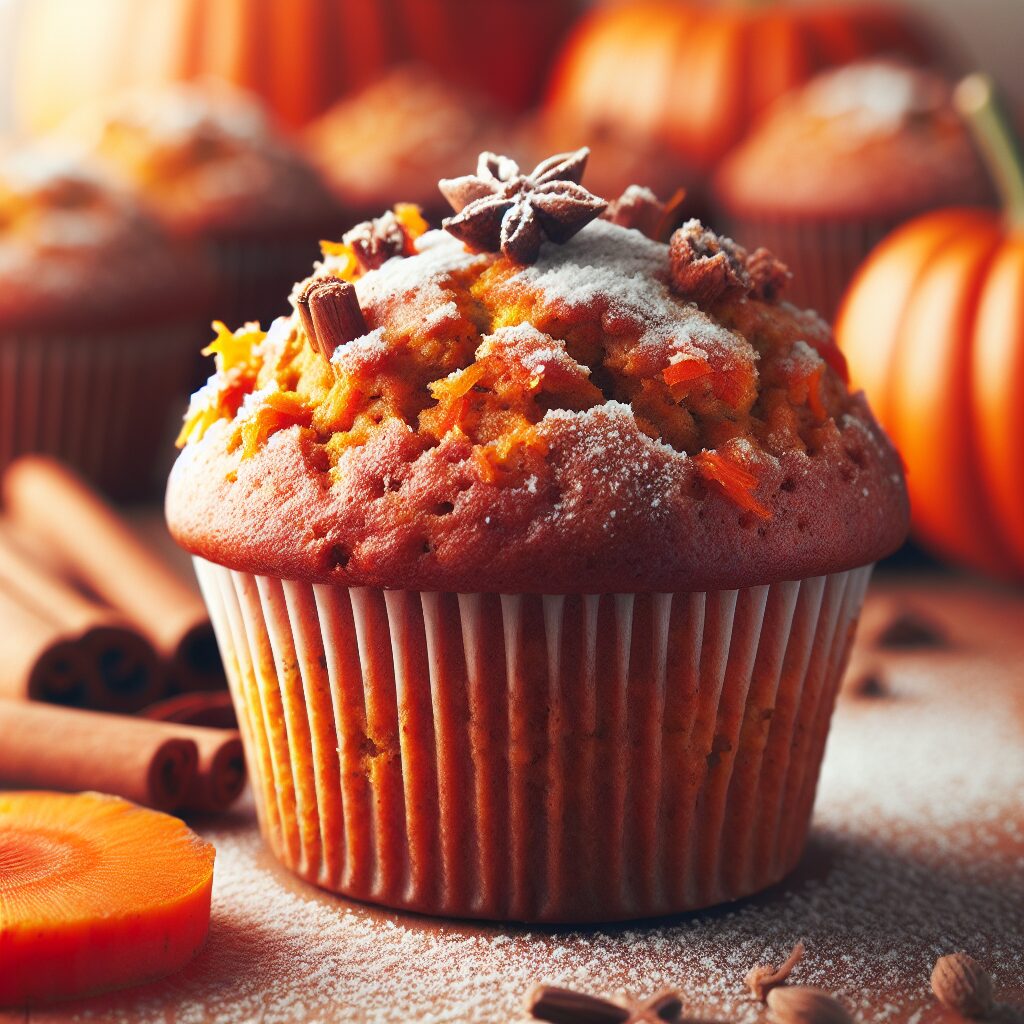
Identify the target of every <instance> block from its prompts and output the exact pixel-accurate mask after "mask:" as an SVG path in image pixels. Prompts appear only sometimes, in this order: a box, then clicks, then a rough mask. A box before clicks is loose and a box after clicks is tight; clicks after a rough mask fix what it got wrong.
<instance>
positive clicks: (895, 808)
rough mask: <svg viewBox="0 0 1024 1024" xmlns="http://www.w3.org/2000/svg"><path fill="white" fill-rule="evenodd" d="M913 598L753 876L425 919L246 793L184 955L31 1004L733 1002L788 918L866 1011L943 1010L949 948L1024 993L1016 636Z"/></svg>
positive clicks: (239, 1014) (701, 1009) (147, 1008)
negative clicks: (678, 892)
mask: <svg viewBox="0 0 1024 1024" xmlns="http://www.w3.org/2000/svg"><path fill="white" fill-rule="evenodd" d="M922 593H923V591H922ZM928 600H930V601H931V602H932V604H933V606H934V612H935V614H937V615H939V616H940V617H944V618H945V619H946V620H947V621H948V622H949V624H950V626H951V627H952V628H953V629H954V633H955V634H956V635H955V636H954V642H953V646H952V647H951V648H950V649H949V650H946V651H932V652H926V653H924V654H921V653H918V654H894V655H892V658H891V673H890V676H891V694H890V696H888V697H886V698H883V699H874V700H872V699H865V698H859V699H858V698H854V697H844V698H843V699H841V701H840V704H839V709H838V711H837V714H836V718H835V724H834V728H833V732H832V735H831V738H830V740H829V749H828V753H827V756H826V761H825V767H824V770H823V775H822V780H821V786H820V790H819V798H818V804H817V815H816V819H815V827H814V832H813V837H812V842H811V847H810V850H809V852H808V855H807V856H806V857H805V859H804V862H803V863H802V865H801V866H800V868H799V869H798V870H797V872H796V873H795V874H794V876H792V877H791V878H790V879H789V880H787V881H786V882H784V883H783V884H782V885H780V886H778V887H777V888H776V889H774V890H773V891H771V892H769V893H766V894H763V895H762V896H760V897H757V898H755V899H752V900H748V901H745V902H743V903H741V904H737V905H734V906H732V907H729V908H725V909H719V910H716V911H709V912H705V913H698V914H694V915H690V916H688V917H682V918H676V919H672V920H671V921H669V922H661V923H658V922H655V923H653V924H646V923H645V924H632V925H623V926H616V927H609V928H604V929H596V930H586V931H582V930H572V929H564V930H559V929H530V928H502V927H490V926H480V925H475V924H465V923H462V922H433V921H429V920H427V919H424V918H416V917H412V916H408V915H399V914H392V913H389V912H386V911H382V910H377V909H374V908H367V907H362V906H358V905H355V904H351V903H348V902H346V901H344V900H341V899H336V898H333V897H330V896H327V895H325V894H321V893H318V892H317V891H315V890H313V889H311V888H308V887H306V886H305V885H303V884H302V883H300V882H298V881H296V880H293V879H292V878H291V877H290V876H289V875H288V874H287V873H286V872H285V871H284V870H283V869H281V868H279V867H277V866H276V865H275V864H274V863H273V861H272V859H271V858H270V856H269V854H267V853H266V852H264V850H263V847H262V844H261V842H260V840H259V838H258V836H257V834H256V830H255V825H254V822H253V821H252V819H251V818H250V817H249V816H248V813H245V814H242V815H239V816H236V817H235V819H233V820H232V822H231V823H230V824H227V825H225V824H218V825H216V826H211V827H206V828H201V830H202V831H203V833H204V835H206V836H207V837H208V838H210V839H211V840H213V842H214V843H215V844H216V846H217V850H218V859H217V868H216V880H215V887H214V909H213V930H212V933H211V939H210V944H209V947H208V948H207V950H206V951H205V952H204V953H203V954H202V955H201V956H200V957H199V959H198V960H197V961H196V962H195V963H194V964H193V965H192V966H191V967H189V968H187V969H186V970H185V971H184V972H183V973H182V974H180V975H178V976H177V977H175V978H171V979H169V980H167V981H165V982H162V983H159V984H156V985H152V986H148V987H146V988H144V989H140V990H137V991H135V992H128V993H122V994H120V995H116V996H111V997H106V998H104V999H102V1000H97V1001H94V1002H92V1003H89V1004H82V1005H81V1006H80V1007H79V1008H77V1009H75V1010H70V1009H68V1008H65V1009H61V1010H56V1011H49V1012H47V1013H45V1014H44V1013H33V1014H32V1016H31V1018H30V1019H31V1020H33V1021H51V1022H55V1021H61V1020H67V1019H76V1020H77V1019H102V1020H122V1021H126V1022H134V1021H165V1020H171V1019H173V1020H175V1021H177V1022H180V1024H205V1022H225V1024H226V1022H234V1021H249V1020H258V1021H261V1022H265V1024H278V1022H290V1021H324V1022H329V1021H342V1020H344V1021H381V1022H388V1021H396V1022H397V1021H403V1022H408V1021H438V1022H440V1021H494V1022H499V1021H508V1020H511V1021H519V1020H524V1019H525V1017H524V1015H523V1011H522V1009H521V1006H522V999H523V996H524V994H525V992H526V991H527V990H528V989H529V988H530V986H531V985H532V984H533V983H535V982H537V981H544V982H548V983H552V984H559V985H565V986H570V987H574V988H579V989H582V990H587V991H592V992H595V993H598V994H602V995H609V994H612V993H614V992H615V991H616V990H618V989H623V988H625V989H629V990H632V991H634V992H636V993H637V994H639V995H647V994H650V993H651V992H652V991H653V990H655V989H657V988H659V987H662V986H665V985H669V986H673V987H677V988H678V989H679V990H680V991H681V993H682V995H683V998H684V1000H685V1004H686V1008H687V1012H688V1013H689V1014H691V1015H692V1016H694V1017H695V1018H698V1019H700V1020H704V1021H723V1022H724V1021H737V1022H747V1021H754V1020H758V1019H762V1018H763V1007H761V1006H760V1004H757V1003H755V1002H754V1000H753V999H752V998H751V997H750V995H749V994H748V993H747V991H746V990H745V988H744V986H743V976H744V974H745V973H746V971H747V970H748V968H749V967H751V966H752V965H753V964H754V963H757V962H778V961H780V960H781V959H782V958H783V957H784V956H785V954H786V953H787V952H788V950H789V948H790V947H791V946H792V944H793V943H794V942H795V941H796V940H797V939H798V938H803V939H804V940H805V942H806V944H807V955H806V957H805V959H804V961H803V962H802V963H800V964H799V966H798V967H797V968H796V970H795V972H794V974H793V977H792V979H791V980H792V982H794V983H803V984H814V985H819V986H821V987H822V988H824V989H826V990H827V991H829V992H831V993H833V994H836V995H837V996H839V997H840V998H841V999H843V1000H844V1001H845V1002H846V1003H847V1005H848V1006H849V1007H850V1008H851V1009H853V1010H854V1011H855V1015H856V1017H857V1019H859V1020H861V1021H864V1022H890V1021H891V1022H910V1024H928V1022H929V1021H936V1022H938V1021H940V1020H943V1019H944V1018H943V1017H942V1015H941V1012H940V1011H939V1010H938V1008H937V1006H936V1004H935V1002H934V1000H933V999H932V997H931V995H930V993H929V989H928V976H929V973H930V970H931V967H932V964H933V963H934V961H935V959H936V957H938V956H939V955H941V954H943V953H948V952H951V951H954V950H957V949H966V950H968V951H970V952H971V953H972V954H973V955H974V956H975V957H976V958H977V959H978V960H980V961H981V962H982V963H984V964H987V965H988V966H989V967H990V968H991V970H992V973H993V975H994V981H995V988H996V997H997V999H999V1000H1002V1001H1012V1002H1016V1003H1018V1004H1020V1003H1024V955H1022V954H1024V882H1022V881H1021V879H1022V877H1024V810H1022V808H1021V806H1020V803H1021V801H1020V794H1021V792H1024V694H1022V693H1021V691H1020V686H1019V683H1020V679H1019V668H1017V667H1016V666H1018V665H1019V664H1020V662H1019V658H1020V655H1021V652H1020V650H1019V641H1014V643H1016V644H1017V646H1018V649H1016V650H1011V649H1009V648H1008V647H1007V643H1008V642H1007V641H1006V639H1005V637H1006V636H1007V635H1011V631H1010V630H1008V629H1006V628H1005V627H1006V623H999V622H993V623H991V624H990V628H991V632H992V634H993V636H996V635H1000V634H999V630H1000V629H1001V630H1002V632H1001V636H1002V637H1003V639H1002V643H1003V649H1002V650H1001V651H998V650H997V652H996V654H993V655H991V656H986V657H988V659H989V660H987V661H986V660H983V659H981V658H980V657H979V655H978V652H979V651H982V650H986V651H989V650H995V649H996V648H995V645H994V644H990V643H988V642H987V641H985V642H982V640H981V639H980V637H979V633H980V632H981V631H983V630H984V629H986V628H987V627H986V621H985V620H986V616H985V614H984V612H983V610H982V609H979V608H978V607H977V606H975V611H974V612H973V615H972V617H971V619H969V620H966V621H965V620H964V619H963V617H962V616H961V614H960V605H959V604H957V601H958V597H957V593H956V592H950V593H945V594H943V593H938V594H934V595H931V596H930V597H929V598H928ZM959 600H962V596H961V597H960V598H959ZM1000 600H1001V601H1002V604H1001V605H999V606H998V607H1001V608H1002V609H1003V611H1002V612H1001V614H1002V615H1003V616H1004V617H1005V616H1006V615H1007V614H1008V612H1007V609H1009V613H1012V614H1014V615H1017V616H1019V615H1020V614H1021V610H1022V607H1024V605H1022V603H1021V602H1020V601H1018V602H1016V603H1014V602H1011V601H1010V600H1008V599H1007V598H1006V596H1005V595H1004V596H1002V597H1001V599H1000ZM993 607H997V606H996V605H993ZM975 620H976V621H975ZM5 1019H6V1018H3V1016H2V1014H0V1021H2V1020H5ZM15 1019H16V1020H18V1021H19V1022H20V1021H22V1020H23V1019H24V1018H23V1017H22V1016H21V1015H18V1016H17V1017H16V1018H15Z"/></svg>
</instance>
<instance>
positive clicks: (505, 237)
mask: <svg viewBox="0 0 1024 1024" xmlns="http://www.w3.org/2000/svg"><path fill="white" fill-rule="evenodd" d="M589 155H590V150H588V149H586V148H585V147H584V148H583V149H577V150H576V151H575V152H574V153H559V154H558V155H557V156H552V157H548V159H547V160H544V161H542V162H541V163H539V164H537V166H536V167H535V168H534V169H533V170H532V171H531V172H530V173H529V174H521V173H520V172H519V165H518V164H517V163H516V162H515V161H514V160H510V159H509V158H508V157H506V156H497V155H496V154H494V153H481V154H480V159H479V161H478V163H477V169H476V174H466V175H463V176H462V177H461V178H445V179H442V180H441V181H439V182H438V188H439V189H440V190H441V194H442V195H443V196H444V197H445V199H447V200H448V202H449V203H451V205H452V209H453V210H455V214H456V215H455V216H454V217H448V218H446V219H445V220H444V221H442V223H441V226H442V227H443V228H444V229H445V231H447V232H449V233H450V234H452V235H454V236H455V237H456V238H458V239H459V240H460V241H462V242H464V243H465V244H466V245H467V246H469V248H471V249H474V250H476V251H477V252H497V251H498V250H499V249H500V250H501V252H503V253H504V254H505V255H506V256H507V257H509V259H512V260H515V261H516V262H517V263H533V262H534V260H536V259H537V255H538V253H539V252H540V246H541V243H542V242H543V241H544V240H545V238H547V239H549V240H550V241H552V242H558V243H563V242H567V241H568V240H569V239H570V238H572V236H573V235H575V234H576V232H577V231H579V230H580V228H582V227H583V226H584V225H586V224H588V223H589V222H590V221H592V220H593V219H594V218H595V217H597V216H599V215H600V213H601V211H602V210H604V208H605V207H606V206H607V205H608V204H607V203H606V202H605V201H604V200H603V199H599V198H598V197H597V196H594V195H591V193H590V192H588V191H587V190H586V189H585V188H584V187H583V186H582V185H581V184H580V179H581V178H582V177H583V169H584V168H585V167H586V164H587V157H588V156H589Z"/></svg>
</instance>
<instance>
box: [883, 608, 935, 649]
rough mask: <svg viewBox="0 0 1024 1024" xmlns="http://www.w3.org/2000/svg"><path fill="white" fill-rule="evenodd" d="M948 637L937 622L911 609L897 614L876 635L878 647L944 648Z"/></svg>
mask: <svg viewBox="0 0 1024 1024" xmlns="http://www.w3.org/2000/svg"><path fill="white" fill-rule="evenodd" d="M948 640H949V638H948V636H947V635H946V631H945V629H943V627H942V626H940V625H939V624H938V623H937V622H935V621H934V620H932V619H929V618H928V617H927V616H925V615H922V614H921V613H920V612H916V611H914V610H912V609H908V610H906V611H901V612H898V613H897V614H896V615H895V616H894V617H893V618H892V620H891V621H890V622H889V623H888V624H887V625H886V626H885V627H884V628H883V629H882V631H881V633H879V634H878V640H877V644H878V646H879V647H946V646H948Z"/></svg>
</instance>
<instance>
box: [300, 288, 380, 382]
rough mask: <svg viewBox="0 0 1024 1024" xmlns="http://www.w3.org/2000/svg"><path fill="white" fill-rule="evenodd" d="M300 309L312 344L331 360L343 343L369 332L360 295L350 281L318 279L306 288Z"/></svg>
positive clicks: (302, 293) (305, 329)
mask: <svg viewBox="0 0 1024 1024" xmlns="http://www.w3.org/2000/svg"><path fill="white" fill-rule="evenodd" d="M296 308H297V309H298V311H299V316H300V318H301V319H302V327H303V330H304V331H305V332H306V337H307V338H308V339H309V341H310V344H311V345H312V346H313V347H314V348H315V349H317V350H318V351H319V352H320V354H321V355H322V356H323V357H324V359H326V360H327V361H328V362H330V361H331V356H333V355H334V351H335V349H337V347H338V346H339V345H344V344H347V343H348V342H350V341H354V340H355V339H356V338H359V337H362V336H363V335H364V334H366V332H367V326H366V320H365V319H364V318H363V311H362V310H361V309H360V308H359V296H358V295H356V290H355V286H354V285H353V284H352V283H351V282H349V281H339V280H338V279H337V278H335V277H318V278H315V279H314V280H313V281H311V282H310V283H309V284H308V285H307V286H306V287H305V288H304V289H303V290H302V292H301V294H300V295H299V298H298V301H297V303H296Z"/></svg>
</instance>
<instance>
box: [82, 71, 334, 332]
mask: <svg viewBox="0 0 1024 1024" xmlns="http://www.w3.org/2000/svg"><path fill="white" fill-rule="evenodd" d="M63 131H64V134H65V135H66V136H68V137H71V138H73V139H75V140H76V141H77V142H78V143H79V144H81V145H82V146H83V147H84V148H85V149H86V151H87V153H88V155H89V156H90V157H93V158H96V159H99V160H102V161H103V162H105V163H106V164H107V166H108V167H110V168H111V169H112V170H113V172H114V173H116V174H118V175H119V176H120V177H121V178H122V179H123V180H124V181H125V182H127V183H129V184H130V185H131V186H133V187H134V188H136V189H137V190H138V191H139V193H140V194H141V195H142V197H143V198H144V199H145V201H146V202H147V203H148V204H149V205H150V206H151V208H152V209H153V210H154V211H155V213H156V214H157V215H158V216H159V217H160V219H161V220H162V221H163V222H164V224H165V225H166V226H167V228H168V230H170V231H171V232H172V233H173V234H174V235H175V236H176V237H180V238H187V239H194V240H197V241H199V242H201V243H202V244H203V245H204V246H205V248H206V250H207V252H208V253H209V255H210V258H211V259H212V261H213V263H214V265H215V267H216V270H217V280H218V288H217V295H216V297H215V304H214V307H213V309H212V312H213V314H215V315H216V316H218V317H220V318H221V319H223V320H226V321H227V322H229V323H242V322H243V321H245V320H258V321H260V322H261V323H267V324H269V323H270V321H271V320H272V319H273V318H274V317H275V316H277V315H278V314H280V313H284V312H287V301H286V299H287V293H288V288H289V287H290V285H291V283H292V282H293V281H294V280H295V279H296V277H298V276H301V275H302V274H304V273H305V272H306V271H307V269H308V267H309V265H310V263H311V261H312V260H313V259H314V258H315V256H316V255H317V252H318V249H317V243H318V241H319V240H320V239H321V238H324V237H331V236H332V235H333V234H335V233H337V232H338V231H340V230H341V229H342V228H343V227H345V226H347V224H348V223H351V222H352V220H351V219H348V220H346V217H345V215H344V214H343V211H342V210H341V209H340V208H339V207H338V204H337V203H336V202H335V201H334V198H333V197H332V196H331V194H330V192H329V190H328V189H327V187H326V186H325V185H324V183H323V181H322V180H321V178H320V176H319V174H318V173H317V172H316V170H315V169H314V168H313V166H312V165H311V164H310V163H309V162H308V161H307V160H306V159H305V158H304V157H303V156H302V154H301V153H300V152H299V151H298V149H296V148H295V147H294V146H292V145H291V144H290V143H288V142H287V141H286V140H285V139H284V138H282V137H281V136H280V135H278V134H277V133H276V132H275V131H274V130H273V129H272V128H271V126H270V124H269V122H268V120H267V118H266V116H265V114H264V112H263V109H262V108H261V107H260V106H259V105H258V104H257V102H256V101H255V100H254V99H252V98H250V97H249V96H247V95H246V94H245V93H241V92H236V91H234V90H230V89H229V88H228V87H226V86H222V85H213V84H208V85H177V86H166V87H164V88H162V89H159V90H153V91H140V92H132V93H128V94H123V95H121V96H119V97H117V98H115V99H113V100H111V101H109V102H108V103H107V104H106V105H104V106H102V107H100V108H95V109H92V110H90V111H88V112H86V113H84V114H80V115H78V116H77V117H75V118H73V119H72V120H71V121H70V122H69V123H68V124H67V125H66V126H65V127H64V130H63Z"/></svg>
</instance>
